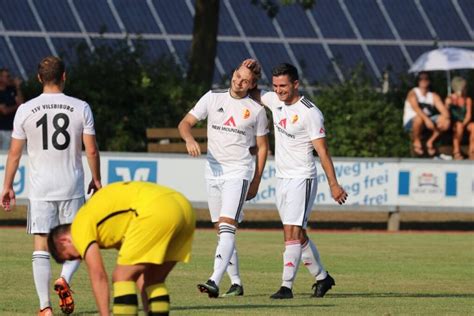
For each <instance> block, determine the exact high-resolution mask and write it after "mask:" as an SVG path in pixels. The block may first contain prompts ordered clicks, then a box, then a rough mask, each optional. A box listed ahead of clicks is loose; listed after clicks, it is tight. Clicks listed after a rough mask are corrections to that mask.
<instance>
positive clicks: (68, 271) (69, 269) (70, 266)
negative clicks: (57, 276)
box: [61, 260, 81, 285]
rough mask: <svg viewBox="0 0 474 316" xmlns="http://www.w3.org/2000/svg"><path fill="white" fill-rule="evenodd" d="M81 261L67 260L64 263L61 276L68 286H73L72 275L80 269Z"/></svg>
mask: <svg viewBox="0 0 474 316" xmlns="http://www.w3.org/2000/svg"><path fill="white" fill-rule="evenodd" d="M80 263H81V260H67V261H66V262H64V263H63V269H62V270H61V276H62V277H63V278H64V280H66V282H67V284H69V285H70V284H71V279H72V275H73V274H74V272H76V271H77V269H78V268H79V264H80Z"/></svg>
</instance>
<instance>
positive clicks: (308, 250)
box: [301, 238, 328, 281]
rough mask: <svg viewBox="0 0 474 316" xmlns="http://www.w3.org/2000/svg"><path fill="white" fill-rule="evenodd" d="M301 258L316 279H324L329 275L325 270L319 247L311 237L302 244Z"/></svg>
mask: <svg viewBox="0 0 474 316" xmlns="http://www.w3.org/2000/svg"><path fill="white" fill-rule="evenodd" d="M301 260H302V261H303V264H304V265H305V267H306V268H308V271H309V273H311V275H312V276H314V278H315V279H316V281H318V280H324V279H325V278H326V277H327V275H328V273H327V272H326V270H324V266H323V264H322V262H321V258H320V256H319V251H318V248H317V247H316V245H315V244H314V243H313V241H312V240H311V239H309V238H308V240H307V241H306V243H305V244H304V245H302V246H301Z"/></svg>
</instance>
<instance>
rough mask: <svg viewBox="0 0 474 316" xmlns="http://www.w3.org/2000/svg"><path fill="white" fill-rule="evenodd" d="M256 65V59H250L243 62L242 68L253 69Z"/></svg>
mask: <svg viewBox="0 0 474 316" xmlns="http://www.w3.org/2000/svg"><path fill="white" fill-rule="evenodd" d="M256 63H257V61H256V60H255V59H252V58H248V59H246V60H244V61H243V62H242V66H245V67H247V68H249V67H252V66H253V65H254V64H256Z"/></svg>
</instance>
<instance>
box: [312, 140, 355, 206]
mask: <svg viewBox="0 0 474 316" xmlns="http://www.w3.org/2000/svg"><path fill="white" fill-rule="evenodd" d="M311 142H312V143H313V147H314V149H315V150H316V152H317V153H318V156H319V159H320V161H321V166H322V167H323V169H324V172H325V173H326V177H327V178H328V184H329V189H330V190H331V196H332V198H333V199H334V201H336V202H337V203H339V204H341V205H342V204H344V203H345V202H346V199H347V193H346V191H344V189H343V188H342V187H341V186H340V185H339V183H338V182H337V178H336V172H335V171H334V164H333V162H332V159H331V155H330V154H329V149H328V146H327V142H326V137H321V138H317V139H313V140H312V141H311Z"/></svg>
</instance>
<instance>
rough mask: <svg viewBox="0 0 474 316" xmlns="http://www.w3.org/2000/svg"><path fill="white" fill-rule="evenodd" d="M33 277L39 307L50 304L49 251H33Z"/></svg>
mask: <svg viewBox="0 0 474 316" xmlns="http://www.w3.org/2000/svg"><path fill="white" fill-rule="evenodd" d="M33 279H34V281H35V287H36V293H37V294H38V298H39V301H40V309H44V308H46V307H48V306H51V302H50V300H49V282H50V280H51V265H50V263H49V252H47V251H34V252H33Z"/></svg>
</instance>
